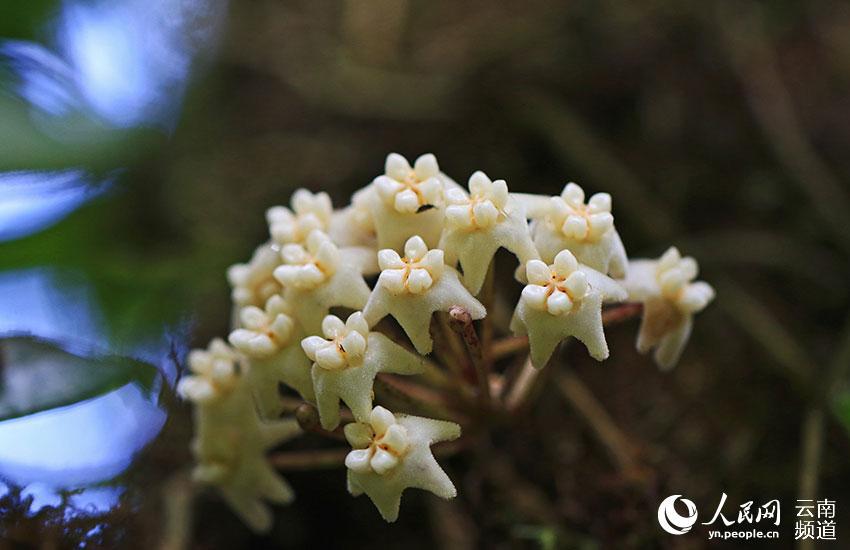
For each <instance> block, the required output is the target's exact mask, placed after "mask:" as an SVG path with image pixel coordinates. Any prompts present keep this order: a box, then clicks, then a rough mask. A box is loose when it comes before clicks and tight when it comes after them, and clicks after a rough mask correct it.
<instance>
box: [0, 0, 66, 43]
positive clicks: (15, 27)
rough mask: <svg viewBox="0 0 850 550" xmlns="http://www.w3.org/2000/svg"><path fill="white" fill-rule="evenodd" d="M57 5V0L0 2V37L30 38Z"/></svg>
mask: <svg viewBox="0 0 850 550" xmlns="http://www.w3.org/2000/svg"><path fill="white" fill-rule="evenodd" d="M58 7H59V2H58V1H57V0H26V2H24V1H20V0H19V1H17V2H15V1H5V2H2V3H0V37H3V38H32V37H33V36H35V35H36V34H37V31H38V29H39V27H41V25H42V24H43V23H44V22H45V21H46V20H47V18H48V16H49V15H50V14H51V13H52V12H53V11H55V10H56V9H57V8H58Z"/></svg>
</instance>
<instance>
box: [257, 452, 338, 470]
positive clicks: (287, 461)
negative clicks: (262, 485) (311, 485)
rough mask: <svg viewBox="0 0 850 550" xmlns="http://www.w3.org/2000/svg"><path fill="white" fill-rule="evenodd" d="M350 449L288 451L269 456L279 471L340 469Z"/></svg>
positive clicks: (270, 461)
mask: <svg viewBox="0 0 850 550" xmlns="http://www.w3.org/2000/svg"><path fill="white" fill-rule="evenodd" d="M348 452H349V451H348V449H322V450H318V451H286V452H279V453H274V454H271V455H269V463H270V464H271V465H272V466H274V467H275V468H277V469H278V470H288V471H304V470H322V469H326V468H339V467H342V466H343V465H344V464H345V456H346V455H347V454H348Z"/></svg>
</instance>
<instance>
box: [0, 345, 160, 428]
mask: <svg viewBox="0 0 850 550" xmlns="http://www.w3.org/2000/svg"><path fill="white" fill-rule="evenodd" d="M156 377H157V369H155V368H154V367H152V366H151V365H146V364H144V363H141V362H138V361H133V360H131V359H127V358H122V357H114V356H110V357H97V358H84V357H79V356H77V355H74V354H71V353H69V352H67V351H64V350H61V349H59V348H58V347H56V346H54V345H53V344H50V343H47V342H42V341H38V340H34V339H30V338H8V339H3V340H0V421H3V420H8V419H10V418H17V417H21V416H26V415H29V414H33V413H37V412H40V411H45V410H49V409H54V408H57V407H63V406H66V405H71V404H73V403H78V402H80V401H84V400H86V399H90V398H92V397H96V396H98V395H103V394H105V393H107V392H109V391H111V390H114V389H117V388H120V387H122V386H124V385H126V384H128V383H130V382H135V383H138V384H140V385H141V386H142V387H144V388H147V389H150V388H152V387H153V383H154V381H155V379H156Z"/></svg>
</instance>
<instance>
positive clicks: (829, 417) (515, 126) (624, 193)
mask: <svg viewBox="0 0 850 550" xmlns="http://www.w3.org/2000/svg"><path fill="white" fill-rule="evenodd" d="M848 28H850V5H848V4H847V3H846V2H841V1H838V0H809V1H794V0H781V1H775V2H769V3H758V2H752V1H749V0H736V1H729V2H704V3H703V2H691V3H683V2H673V1H661V0H657V1H647V2H640V3H625V2H615V1H609V0H601V1H600V0H597V1H593V2H590V1H574V2H558V1H555V0H528V1H525V2H516V3H508V2H499V3H496V2H486V1H483V0H472V1H468V2H463V3H458V2H450V1H443V0H441V1H430V2H426V1H424V0H373V1H370V2H358V1H356V0H348V1H336V2H334V1H324V0H322V1H306V0H305V1H288V2H280V1H272V0H243V1H240V2H232V3H230V4H229V5H228V4H226V3H225V2H224V0H145V1H142V0H111V1H107V0H100V1H97V0H66V1H64V2H61V1H58V0H30V1H26V2H24V1H22V0H21V1H14V0H4V1H3V2H2V3H0V537H1V538H2V540H3V541H4V542H0V547H3V548H6V547H10V548H11V547H15V548H18V547H44V548H48V547H49V548H56V547H60V548H61V547H103V546H107V547H110V546H111V547H114V546H118V545H120V546H122V547H144V548H151V547H160V546H161V547H168V548H179V547H190V548H232V547H235V546H239V545H251V546H252V547H269V548H272V547H283V548H304V547H322V548H329V547H366V546H373V545H375V544H378V545H381V547H383V548H396V547H399V548H400V547H405V548H432V547H435V546H439V547H446V548H464V547H474V546H478V547H486V548H515V547H520V548H523V547H528V548H560V547H566V548H574V547H585V548H596V547H602V548H604V547H617V548H655V547H665V548H666V547H675V548H690V547H694V548H696V547H701V546H703V545H704V544H705V542H704V540H705V537H704V536H703V535H700V536H695V537H671V536H667V535H666V534H664V533H663V532H661V531H660V530H659V528H658V526H657V523H656V521H655V515H656V509H657V506H658V503H659V502H660V501H661V499H663V498H664V497H666V496H667V495H670V494H680V493H681V494H684V495H686V496H688V497H689V498H691V499H693V500H694V501H696V502H697V504H698V505H699V506H700V509H701V510H703V509H705V510H709V509H710V510H713V509H714V507H716V504H717V502H718V500H719V498H720V494H721V493H723V492H725V493H727V494H728V495H729V504H728V506H729V508H728V509H727V510H728V512H729V514H734V510H737V506H738V504H741V503H743V502H745V501H747V500H755V501H756V505H758V504H760V503H762V502H766V501H768V500H771V499H774V498H778V499H780V500H781V501H782V502H783V511H782V513H783V518H788V519H787V520H784V521H783V524H782V527H781V529H782V539H781V541H780V543H781V545H783V546H792V545H793V544H794V542H793V501H794V499H796V498H830V499H836V500H837V506H838V507H837V511H838V514H837V516H838V517H837V525H838V537H839V541H840V540H842V538H846V536H850V535H847V533H850V500H847V497H848V496H850V469H848V467H847V463H848V457H850V439H848V431H847V430H848V428H850V390H849V389H848V384H847V382H848V372H847V370H848V367H850V316H848V307H847V306H848V280H850V223H848V213H850V186H848V184H847V182H848V181H850V155H848V150H850V102H848V100H847V98H848V92H850V33H848V32H847V29H848ZM391 151H395V152H399V153H402V154H405V155H406V156H408V158H415V156H417V155H419V154H421V153H424V152H433V153H435V154H436V155H437V158H438V159H439V162H440V166H441V168H442V169H443V171H445V172H446V173H447V174H449V175H450V176H452V177H453V178H455V179H456V180H458V181H461V182H465V180H466V178H467V177H468V176H469V175H470V174H471V173H472V172H473V171H474V170H477V169H482V170H485V171H486V172H487V173H488V174H489V175H490V176H492V177H493V178H497V177H498V178H504V179H506V180H507V181H508V184H509V186H510V187H511V189H512V190H513V191H522V192H535V193H551V194H554V193H558V192H559V191H560V190H561V189H562V187H563V185H564V184H565V183H566V182H567V181H570V180H574V181H577V182H579V183H581V184H582V185H583V186H584V187H585V189H586V190H587V191H588V192H590V193H592V192H596V191H608V192H610V193H611V194H612V195H613V197H614V214H615V217H616V221H617V225H618V228H619V232H620V234H621V235H622V237H623V240H624V242H625V245H626V249H627V251H628V252H629V255H630V256H631V257H657V256H658V255H660V254H661V253H662V252H663V251H664V250H665V249H666V248H667V247H668V246H669V245H676V246H678V247H679V248H680V250H682V251H683V252H684V253H686V254H689V255H693V256H695V257H696V258H697V259H698V260H699V262H700V265H701V267H702V274H701V278H702V279H704V280H707V281H709V282H711V284H712V285H714V286H715V288H716V289H717V291H718V298H717V299H716V301H715V303H714V304H713V305H711V306H710V307H709V308H708V309H707V310H706V311H705V312H704V313H702V314H700V315H699V317H698V319H697V322H696V325H695V331H694V334H693V337H692V340H691V343H690V345H689V347H688V348H687V349H686V352H685V354H684V357H683V359H682V361H681V363H680V364H679V365H678V367H677V368H676V370H674V371H673V372H670V373H661V372H659V371H658V370H657V369H656V367H655V366H654V365H653V364H652V362H651V360H650V359H649V358H646V357H642V356H639V355H638V354H637V353H636V352H635V351H634V339H635V332H636V329H637V322H636V321H632V322H629V323H625V324H623V325H621V326H617V327H613V328H612V329H609V330H608V331H607V334H608V339H609V344H610V346H611V349H612V356H611V358H610V359H609V360H608V361H606V362H605V363H604V364H601V365H600V364H596V363H595V361H593V360H592V359H590V358H589V357H587V356H586V354H585V353H584V351H583V350H581V349H579V347H572V348H570V349H568V350H565V352H564V353H563V363H564V364H563V365H562V366H561V367H560V368H563V369H565V370H566V369H568V370H569V371H570V372H572V373H575V374H576V375H577V377H578V378H579V379H580V380H582V381H583V383H584V385H585V386H586V389H587V390H588V391H589V392H590V394H591V395H592V396H595V397H594V399H595V400H596V401H597V402H598V404H599V405H601V409H600V411H598V414H596V415H591V416H588V415H587V410H585V409H582V408H581V407H576V406H575V401H576V398H575V396H573V399H572V401H571V400H570V399H565V396H564V395H563V392H560V391H558V389H557V388H556V387H554V386H552V387H549V386H547V387H546V388H544V389H543V390H542V391H541V392H540V394H539V395H538V397H537V402H536V404H535V407H534V408H533V409H531V410H530V411H528V412H527V413H526V414H525V415H523V417H522V418H520V419H518V420H517V422H516V424H515V425H513V426H509V427H508V428H507V429H505V430H504V431H503V432H501V433H499V434H496V435H494V437H493V446H492V449H490V451H489V452H488V453H486V456H480V455H475V456H458V457H455V458H453V459H451V460H450V461H448V463H447V467H448V471H449V474H450V475H451V477H452V478H453V479H454V480H455V482H456V484H457V485H458V487H459V490H460V494H461V496H460V497H459V498H458V499H456V500H455V501H452V502H450V503H444V502H442V501H439V502H437V500H438V499H435V498H432V497H430V496H428V495H424V494H416V493H410V494H407V495H406V496H405V503H404V505H403V509H402V514H401V517H400V520H399V522H398V523H397V524H395V525H387V524H384V523H383V522H382V521H381V520H380V518H379V517H378V515H377V514H376V513H375V511H374V510H373V509H372V506H371V504H370V503H369V502H368V500H367V499H365V498H359V499H351V498H349V497H348V496H347V494H346V493H345V484H344V472H343V471H342V470H331V471H326V472H295V473H288V474H287V478H288V479H289V480H290V481H291V482H292V483H293V485H294V487H295V490H296V492H297V494H298V501H297V503H296V505H294V506H292V507H288V508H281V509H278V510H276V515H277V519H276V523H275V527H274V530H273V531H272V532H271V533H270V534H269V535H268V536H266V537H256V536H254V535H252V534H251V533H250V532H249V531H248V530H247V529H246V528H245V527H243V526H242V525H241V524H240V522H239V521H238V520H237V519H236V517H235V516H233V515H232V514H231V513H230V511H229V510H228V509H227V508H226V507H225V506H224V504H223V503H222V502H221V501H220V500H219V499H218V498H217V496H216V495H215V494H213V493H211V492H210V493H207V492H204V491H201V492H193V491H192V490H191V488H190V486H189V484H188V477H187V473H188V469H189V468H190V466H191V456H190V453H189V448H188V444H189V440H190V438H191V422H190V409H189V407H188V406H186V405H184V404H182V403H179V401H178V400H177V399H176V398H175V396H174V393H173V387H174V382H175V380H176V378H177V376H178V375H179V371H180V368H181V365H182V361H183V358H184V357H185V353H186V351H187V350H188V349H189V348H190V347H193V346H201V345H205V344H206V342H207V341H208V340H209V339H210V338H211V337H213V336H215V335H222V334H225V333H226V331H227V326H228V320H229V318H230V317H229V315H230V314H229V309H230V299H229V288H228V286H227V282H226V279H225V276H224V274H225V269H226V267H227V266H228V265H230V264H232V263H234V262H237V261H245V260H247V259H248V258H249V257H250V254H251V252H252V251H253V248H254V246H256V244H258V243H260V242H261V241H263V240H264V239H265V238H266V237H267V228H266V225H265V220H264V212H265V210H266V208H268V207H269V206H272V205H276V204H287V203H288V201H289V196H290V194H291V192H292V191H293V190H294V189H296V188H298V187H307V188H309V189H311V190H327V191H329V192H330V194H331V196H332V198H333V200H334V204H335V205H337V206H342V205H344V204H346V203H347V200H348V197H349V196H350V194H351V192H352V191H353V190H355V189H357V188H359V187H362V186H363V185H366V184H367V183H369V182H370V181H371V180H372V178H374V177H375V176H376V175H378V174H379V173H381V171H382V167H383V161H384V157H385V156H386V154H387V153H388V152H391ZM499 278H500V281H501V284H505V285H511V284H515V283H512V282H511V280H510V269H503V270H502V272H501V273H500V275H499ZM516 291H517V292H518V291H519V289H518V287H517V289H516ZM600 422H602V423H603V425H604V426H608V425H610V426H613V427H614V429H615V430H616V433H617V442H618V445H619V447H617V448H618V449H619V450H620V452H619V453H612V452H611V447H610V441H609V442H608V443H609V445H605V444H603V442H600V438H599V436H598V432H599V426H600V424H599V423H600ZM303 444H304V445H305V447H309V446H310V445H311V442H310V441H309V440H307V441H305V442H304V443H303ZM635 472H640V475H635ZM706 519H708V518H706Z"/></svg>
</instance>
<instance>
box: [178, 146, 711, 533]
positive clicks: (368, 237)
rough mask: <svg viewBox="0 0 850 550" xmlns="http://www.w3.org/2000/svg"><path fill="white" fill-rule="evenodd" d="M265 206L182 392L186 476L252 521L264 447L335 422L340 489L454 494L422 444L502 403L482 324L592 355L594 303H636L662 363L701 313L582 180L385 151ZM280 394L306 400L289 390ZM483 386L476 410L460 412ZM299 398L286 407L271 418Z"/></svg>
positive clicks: (598, 353)
mask: <svg viewBox="0 0 850 550" xmlns="http://www.w3.org/2000/svg"><path fill="white" fill-rule="evenodd" d="M266 218H267V221H268V224H269V236H270V238H269V241H268V242H266V243H264V244H262V245H261V246H260V247H259V248H257V250H256V251H255V252H254V254H253V256H252V257H251V259H250V261H249V262H247V263H245V264H238V265H235V266H233V267H231V268H230V270H229V271H228V279H229V281H230V283H231V286H232V289H233V290H232V299H233V304H234V315H233V320H232V324H233V326H232V332H231V333H230V335H229V338H228V340H229V342H230V345H228V344H226V343H225V342H223V341H221V340H214V341H213V342H212V343H211V344H210V346H209V348H208V349H207V350H199V351H193V352H192V353H191V354H190V356H189V361H188V363H189V369H190V373H189V374H188V375H187V376H185V377H184V378H183V379H182V380H181V382H180V384H179V388H178V389H179V392H180V394H181V395H182V396H184V398H186V399H189V400H191V401H193V402H194V403H195V422H196V434H195V440H194V444H193V451H194V454H195V457H196V460H197V463H198V465H197V467H196V469H195V478H196V479H197V480H198V481H200V482H204V483H208V484H211V485H214V486H216V487H218V488H219V490H220V491H221V493H222V495H223V496H224V498H225V499H226V500H227V501H228V503H229V504H230V505H231V506H232V507H233V509H234V510H235V511H236V512H237V513H238V514H239V515H240V516H241V517H242V518H243V519H244V520H245V522H246V523H248V524H249V525H250V526H251V527H252V528H254V529H256V530H264V529H267V528H268V527H269V526H270V524H271V515H270V514H271V512H270V510H269V509H268V507H267V506H266V505H265V504H264V502H265V501H270V502H273V503H283V502H288V501H289V500H291V498H292V492H291V490H290V489H289V486H288V485H287V484H286V482H285V481H284V480H283V479H282V478H281V477H280V476H279V475H278V474H277V473H276V472H275V471H274V470H273V469H272V468H271V466H270V462H269V461H268V460H267V458H266V453H267V452H268V451H269V449H271V448H272V447H276V446H278V445H280V444H281V443H283V442H285V441H286V440H288V439H290V438H292V437H294V436H296V435H298V434H300V433H302V432H308V433H312V434H316V435H320V436H321V435H325V436H329V437H336V438H338V437H339V436H340V434H339V433H338V429H339V426H340V424H343V423H344V426H343V428H342V432H343V433H344V435H345V439H346V440H347V441H348V443H350V445H351V447H352V450H351V451H350V452H348V453H347V454H344V455H341V456H340V459H339V464H340V466H342V465H343V464H344V466H345V467H346V468H347V470H348V490H349V492H350V493H351V494H352V495H354V496H357V495H360V494H366V495H367V496H368V497H369V498H370V499H371V500H372V502H373V503H374V505H375V506H376V508H377V509H378V511H379V512H380V514H381V516H382V517H383V518H384V519H386V520H387V521H394V520H395V519H396V518H397V517H398V513H399V506H400V502H401V495H402V493H403V492H404V491H405V489H408V488H417V489H423V490H425V491H430V492H431V493H434V494H436V495H437V496H440V497H442V498H451V497H454V496H455V494H456V490H455V487H454V484H453V483H452V481H451V480H450V479H449V477H448V475H447V474H446V473H445V471H443V469H442V468H441V466H440V465H439V464H438V462H437V460H436V458H435V455H434V453H433V452H432V448H431V446H432V445H434V444H440V443H441V442H446V441H451V440H454V439H458V438H460V436H461V429H460V426H459V425H458V424H457V423H455V422H452V421H450V420H451V419H457V418H461V417H462V416H463V415H455V414H454V413H455V412H456V411H457V410H459V409H463V410H464V411H465V414H466V413H468V412H469V410H471V409H473V410H477V411H479V412H480V414H482V415H486V414H488V412H492V408H493V407H497V406H499V402H498V401H499V400H498V398H497V396H494V395H491V393H493V392H492V391H491V388H493V387H495V386H494V384H493V381H494V379H493V378H492V377H497V376H499V374H498V373H493V372H492V369H494V368H495V367H496V365H495V362H494V359H493V358H492V357H491V354H490V350H488V349H487V348H486V344H487V343H489V342H490V341H491V340H489V339H485V340H482V339H480V338H479V337H478V335H477V331H478V329H477V328H476V325H480V329H481V332H482V334H487V335H488V338H491V337H492V334H493V333H494V332H498V331H499V330H500V328H501V329H503V330H502V331H503V332H506V331H508V330H509V331H510V332H512V333H513V336H506V337H507V338H512V339H514V340H516V341H518V342H520V345H519V346H514V347H515V348H516V349H527V351H528V354H529V356H528V361H527V364H528V365H529V368H530V369H532V370H533V368H538V369H539V368H542V367H544V366H545V365H546V364H547V363H549V362H551V361H552V357H553V356H554V355H555V354H556V349H557V347H558V345H559V344H560V343H561V342H563V341H565V340H568V339H575V340H577V341H579V342H581V343H582V344H583V345H584V346H585V347H586V348H587V350H588V353H589V354H590V355H591V356H592V357H593V358H595V359H597V360H600V361H601V360H604V359H605V358H607V357H608V354H609V351H608V344H607V343H606V340H605V332H604V320H603V319H604V316H603V307H604V306H606V305H608V304H617V303H623V302H632V303H639V304H641V307H634V306H632V310H633V311H642V313H643V318H642V321H641V326H640V330H639V334H638V340H637V348H638V350H639V351H640V352H642V353H645V352H648V351H650V350H652V349H654V350H655V354H654V356H655V360H656V362H657V363H658V364H659V365H660V366H661V367H663V368H669V367H671V366H672V365H674V364H675V363H676V362H677V361H678V359H679V357H680V355H681V353H682V350H683V348H684V345H685V343H686V341H687V339H688V337H689V335H690V332H691V329H692V319H693V315H694V314H695V313H697V312H699V311H701V310H702V309H703V308H705V307H706V305H708V303H709V302H710V301H711V300H712V299H713V297H714V291H713V290H712V288H711V287H710V286H709V285H708V284H707V283H704V282H695V281H694V279H695V278H696V276H697V264H696V262H695V261H694V260H693V259H692V258H688V257H685V258H683V257H681V255H680V254H679V252H678V250H676V249H675V248H671V249H670V250H668V251H667V252H666V253H665V254H664V255H663V256H662V257H661V258H660V259H659V260H657V261H656V260H631V261H629V260H628V258H627V256H626V251H625V248H624V247H623V243H622V240H621V239H620V236H619V234H618V232H617V229H616V227H615V224H614V217H613V214H612V199H611V196H610V195H608V194H607V193H597V194H595V195H593V196H591V197H590V198H589V200H587V201H585V193H584V191H583V190H582V188H581V187H579V186H578V185H576V184H575V183H569V184H567V185H566V187H565V188H564V190H563V192H562V193H561V194H560V195H559V196H555V197H546V196H540V195H531V194H521V193H512V192H510V191H509V189H508V185H507V183H506V182H505V181H504V180H498V179H497V180H491V179H490V178H489V177H488V176H487V175H486V174H485V173H484V172H480V171H478V172H475V173H474V174H472V176H471V177H470V178H469V182H468V189H464V188H463V187H462V186H460V185H458V184H457V183H456V182H455V181H453V180H452V179H451V178H449V177H448V176H446V175H445V174H443V173H442V172H441V171H440V168H439V165H438V163H437V159H436V158H435V157H434V155H431V154H427V155H422V156H420V157H419V158H418V159H416V161H415V162H414V163H413V165H412V166H411V165H410V163H409V162H408V161H407V160H406V159H405V158H404V157H402V156H401V155H398V154H395V153H393V154H390V155H389V156H388V157H387V159H386V163H385V166H384V173H383V174H381V175H379V176H378V177H376V178H375V179H374V180H373V181H372V182H371V183H370V184H369V185H367V186H365V187H364V188H362V189H360V190H359V191H357V192H356V193H355V194H354V195H353V197H352V200H351V204H350V205H348V206H346V207H344V208H339V209H334V208H333V206H332V204H331V199H330V197H329V196H328V195H327V194H326V193H318V194H313V193H311V192H309V191H306V190H303V189H301V190H298V191H296V192H295V193H294V194H293V196H292V201H291V206H290V207H284V206H275V207H273V208H271V209H269V210H268V211H267V213H266ZM502 248H503V249H505V250H507V251H508V252H509V253H510V254H512V255H513V256H514V257H515V258H516V265H517V269H516V273H515V276H516V279H517V280H518V281H519V282H520V283H521V284H523V285H525V286H524V287H523V288H522V291H521V294H520V298H519V300H518V302H517V303H516V305H515V307H514V308H513V315H512V317H511V318H510V319H511V321H510V324H509V327H497V326H495V324H496V321H495V320H494V319H493V317H494V316H492V315H490V316H488V313H490V314H492V313H494V308H496V306H497V305H498V304H501V303H505V301H504V299H505V298H506V297H508V296H510V293H507V292H504V293H500V292H499V290H500V288H499V286H500V285H497V284H495V283H494V281H495V275H494V274H493V269H494V263H495V262H494V257H495V255H496V252H497V251H498V250H499V249H502ZM498 300H501V302H500V301H498ZM607 307H617V306H613V305H608V306H607ZM509 312H510V310H507V311H506V313H509ZM340 315H342V317H340ZM390 318H391V319H392V321H391V320H390ZM343 319H345V320H344V321H343ZM505 319H506V320H507V317H505ZM504 324H505V325H507V324H508V323H507V321H506V322H505V323H504ZM447 328H455V329H456V330H446V329H447ZM482 341H483V342H484V344H482ZM523 342H527V344H526V345H527V347H525V348H523V345H522V343H523ZM470 365H472V367H474V368H472V367H470ZM549 368H553V367H549ZM464 369H466V370H464ZM470 369H471V370H470ZM414 375H419V376H418V377H417V379H416V380H414V381H410V380H411V378H410V377H411V376H414ZM476 383H477V384H476ZM287 388H288V389H289V390H292V391H294V392H295V393H297V394H298V396H299V397H298V398H297V399H293V398H291V397H285V396H284V395H283V394H282V393H281V390H282V389H284V390H285V389H287ZM447 388H448V389H447ZM444 390H445V391H444ZM434 395H437V397H434ZM470 395H472V397H470ZM476 398H477V399H479V401H480V404H483V405H482V407H478V408H475V407H465V406H460V407H458V406H453V400H464V399H476ZM376 401H380V402H381V403H382V404H383V405H385V406H386V407H389V408H385V406H382V405H379V404H377V403H376ZM493 401H496V403H495V404H494V403H493ZM293 403H294V405H293ZM399 407H400V408H401V409H402V410H398V408H399ZM405 407H410V408H411V409H415V410H418V411H421V412H425V413H426V414H427V413H430V414H429V416H438V417H440V419H433V418H426V417H423V416H414V415H412V414H407V413H410V412H412V411H411V410H409V409H408V410H405V409H404V408H405ZM488 407H489V408H488ZM390 408H392V409H394V410H395V411H396V412H393V411H392V410H390ZM293 412H295V413H296V415H295V416H296V418H297V420H295V419H289V420H286V419H283V420H282V419H281V418H282V417H283V418H286V416H287V414H289V413H293ZM313 415H315V416H313ZM312 418H315V420H311V419H312ZM463 441H464V440H463V438H461V439H460V441H459V442H457V443H456V444H452V445H453V447H452V448H453V449H457V448H462V443H463ZM440 448H443V449H446V448H448V447H447V446H446V444H442V445H441V446H440ZM284 454H285V453H284ZM438 454H439V453H438ZM284 462H285V461H284ZM275 463H276V464H278V465H280V464H281V463H282V462H281V460H278V461H276V462H275Z"/></svg>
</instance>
